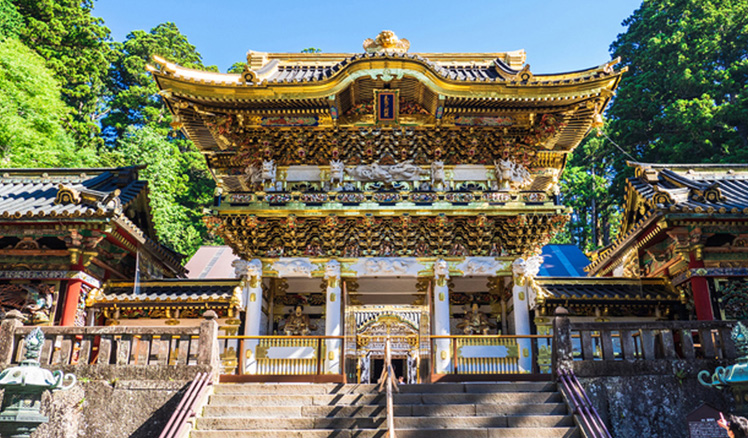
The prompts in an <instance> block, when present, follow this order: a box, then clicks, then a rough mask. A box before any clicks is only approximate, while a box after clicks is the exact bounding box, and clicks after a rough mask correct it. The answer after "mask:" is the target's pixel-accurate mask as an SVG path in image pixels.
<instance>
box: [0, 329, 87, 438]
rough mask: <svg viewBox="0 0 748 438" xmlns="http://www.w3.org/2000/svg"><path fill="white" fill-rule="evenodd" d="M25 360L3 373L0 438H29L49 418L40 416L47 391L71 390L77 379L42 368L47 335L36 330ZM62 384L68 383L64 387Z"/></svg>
mask: <svg viewBox="0 0 748 438" xmlns="http://www.w3.org/2000/svg"><path fill="white" fill-rule="evenodd" d="M25 345H26V355H25V360H23V361H22V362H21V364H20V365H19V366H15V367H11V368H7V369H5V370H3V372H2V373H0V389H4V390H5V394H4V396H3V402H2V407H0V436H1V437H3V438H28V437H30V436H31V434H32V433H33V432H34V431H35V430H36V428H37V427H39V425H40V424H42V423H46V422H47V421H48V420H49V419H48V418H47V417H45V416H44V415H42V414H41V405H42V394H43V393H44V391H46V390H59V389H63V390H65V389H70V388H71V387H72V386H73V385H75V383H76V381H77V379H76V378H75V376H74V375H72V374H63V372H62V371H54V372H52V371H49V370H45V369H44V368H41V367H40V365H39V354H40V353H41V349H42V346H43V345H44V333H42V331H41V330H40V329H39V328H38V327H37V328H35V329H34V330H32V331H31V333H29V334H28V336H26V344H25ZM63 381H67V382H69V383H68V384H67V385H63Z"/></svg>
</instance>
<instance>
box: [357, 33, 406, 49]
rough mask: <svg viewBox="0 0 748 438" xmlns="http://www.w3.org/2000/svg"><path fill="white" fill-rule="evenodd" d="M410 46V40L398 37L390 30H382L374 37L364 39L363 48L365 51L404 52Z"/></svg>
mask: <svg viewBox="0 0 748 438" xmlns="http://www.w3.org/2000/svg"><path fill="white" fill-rule="evenodd" d="M409 48H410V41H408V40H406V39H405V38H403V39H400V38H398V37H397V35H395V32H393V31H391V30H383V31H381V32H379V35H377V37H376V38H375V39H371V38H367V39H366V40H364V50H366V52H367V53H374V52H395V53H405V52H407V51H408V49H409Z"/></svg>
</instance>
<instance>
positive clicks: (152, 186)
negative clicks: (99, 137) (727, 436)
mask: <svg viewBox="0 0 748 438" xmlns="http://www.w3.org/2000/svg"><path fill="white" fill-rule="evenodd" d="M180 143H184V142H183V141H173V140H172V141H169V140H167V139H166V137H165V136H164V135H163V134H162V133H161V132H160V130H159V129H158V128H156V127H153V126H142V127H135V126H130V127H128V128H127V129H126V130H125V132H124V133H123V135H122V136H121V137H120V138H119V139H118V142H117V148H116V149H114V150H112V151H110V152H108V153H107V154H106V155H105V157H104V160H105V163H106V165H108V166H131V165H141V164H144V165H146V166H147V167H146V168H145V169H144V170H142V171H141V172H140V177H141V178H144V179H145V180H146V181H148V188H149V196H150V201H151V209H152V212H153V225H154V228H155V229H156V233H157V234H158V237H159V239H160V241H161V242H162V243H164V244H166V245H168V246H170V247H172V248H173V249H175V250H176V251H179V252H181V253H183V254H187V255H191V254H193V253H194V252H195V251H196V250H197V248H198V247H199V246H200V245H202V244H203V240H204V238H205V236H207V229H206V227H205V225H204V224H203V222H202V220H201V213H202V212H201V210H199V209H198V208H196V206H197V205H198V204H205V203H207V202H209V199H208V198H207V197H206V196H205V194H206V192H207V193H210V192H209V191H208V189H210V187H209V186H208V187H200V186H199V184H198V185H195V184H193V179H197V180H198V181H206V175H197V176H195V175H192V173H194V172H195V169H198V168H199V167H198V165H197V164H196V162H198V161H202V160H203V158H202V156H200V154H199V153H198V152H196V151H192V150H188V151H187V152H185V151H184V150H183V149H182V148H185V145H184V144H180ZM180 146H181V148H180ZM208 181H209V180H208ZM187 198H189V199H187Z"/></svg>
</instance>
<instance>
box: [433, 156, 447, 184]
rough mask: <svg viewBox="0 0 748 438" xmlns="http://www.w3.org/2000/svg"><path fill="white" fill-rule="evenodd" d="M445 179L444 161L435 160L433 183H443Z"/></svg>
mask: <svg viewBox="0 0 748 438" xmlns="http://www.w3.org/2000/svg"><path fill="white" fill-rule="evenodd" d="M444 180H445V175H444V161H434V162H433V163H431V185H432V186H433V185H436V184H437V183H443V182H444Z"/></svg>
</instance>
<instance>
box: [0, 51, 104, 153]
mask: <svg viewBox="0 0 748 438" xmlns="http://www.w3.org/2000/svg"><path fill="white" fill-rule="evenodd" d="M68 113H69V108H68V107H67V106H66V105H65V103H64V102H63V101H62V100H61V97H60V84H58V83H57V81H56V80H55V76H54V74H53V73H52V72H51V71H50V70H49V69H47V68H46V67H45V62H44V59H42V58H41V57H40V56H39V55H37V54H36V53H34V51H33V50H31V49H29V48H28V47H26V46H25V45H23V43H21V42H20V41H18V40H17V39H15V38H6V39H5V40H4V41H0V159H1V160H2V166H3V167H85V166H92V165H96V163H97V158H96V154H95V151H94V150H93V149H91V148H88V147H83V148H77V147H76V145H75V142H74V141H73V139H72V138H71V137H70V136H69V135H68V133H67V132H65V130H64V129H63V126H62V120H63V119H64V118H65V117H66V116H67V114H68Z"/></svg>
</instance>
